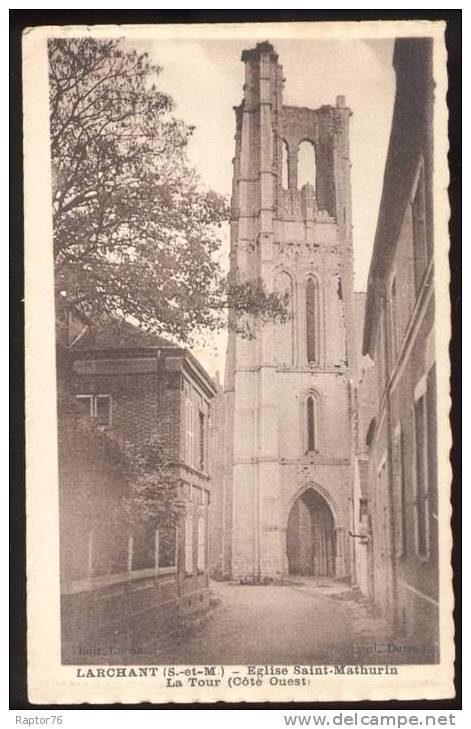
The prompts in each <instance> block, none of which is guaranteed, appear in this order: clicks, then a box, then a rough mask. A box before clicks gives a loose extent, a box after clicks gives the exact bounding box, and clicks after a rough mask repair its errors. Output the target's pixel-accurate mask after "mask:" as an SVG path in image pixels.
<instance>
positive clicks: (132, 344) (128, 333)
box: [73, 318, 178, 351]
mask: <svg viewBox="0 0 471 729" xmlns="http://www.w3.org/2000/svg"><path fill="white" fill-rule="evenodd" d="M140 347H159V348H160V347H175V348H178V347H177V345H176V344H174V343H173V342H170V341H169V340H168V339H164V337H161V336H159V335H158V334H154V333H153V332H146V331H144V330H143V329H141V328H140V327H137V326H135V325H134V324H131V323H130V322H127V321H125V320H124V319H121V320H120V319H111V318H110V319H107V320H106V321H105V322H101V323H100V325H99V326H94V325H90V327H89V328H88V330H87V332H86V333H85V334H84V335H83V336H81V337H80V339H78V341H77V342H76V343H75V344H74V346H73V349H74V350H75V351H77V350H93V349H96V350H100V349H121V348H123V349H126V348H129V349H132V348H140Z"/></svg>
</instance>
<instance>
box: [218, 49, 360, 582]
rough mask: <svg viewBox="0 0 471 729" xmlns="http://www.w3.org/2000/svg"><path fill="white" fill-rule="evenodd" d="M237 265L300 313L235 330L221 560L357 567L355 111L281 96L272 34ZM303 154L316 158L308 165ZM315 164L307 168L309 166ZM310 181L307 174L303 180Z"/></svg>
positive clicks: (243, 165)
mask: <svg viewBox="0 0 471 729" xmlns="http://www.w3.org/2000/svg"><path fill="white" fill-rule="evenodd" d="M242 60H243V62H244V63H245V85H244V98H243V101H242V103H241V104H240V106H238V107H237V108H236V109H235V113H236V135H235V144H236V150H235V157H234V163H233V164H234V174H233V194H232V211H231V270H232V272H233V273H234V275H238V276H239V277H240V278H241V279H242V280H243V279H254V278H258V277H260V278H261V279H262V280H263V282H264V284H265V285H266V287H267V288H268V290H274V291H278V292H279V293H280V294H286V296H287V301H288V309H289V318H288V320H287V321H286V322H284V323H269V324H265V325H264V326H260V327H258V328H257V329H256V332H255V336H254V337H253V338H252V339H244V338H243V337H242V336H240V335H239V334H236V333H235V332H234V331H231V332H230V333H229V342H228V350H227V360H226V376H225V384H224V392H223V394H221V395H220V396H219V398H218V400H219V402H218V405H217V408H218V409H219V413H218V419H219V422H220V423H221V429H220V433H219V434H216V435H215V455H216V457H217V460H216V463H215V467H216V470H217V478H216V480H217V482H218V488H217V495H216V494H215V500H213V506H214V509H213V519H214V523H215V524H218V523H219V525H222V526H215V528H214V535H215V539H214V542H213V549H212V565H213V568H214V570H215V571H216V572H218V573H220V574H222V575H224V576H231V577H232V578H233V579H237V580H241V581H249V582H250V581H264V580H271V579H275V580H276V579H280V578H282V577H283V576H285V575H287V574H305V575H314V576H332V577H340V578H342V577H348V576H350V574H351V568H352V551H351V545H350V537H349V534H348V532H349V530H350V529H351V489H352V473H353V466H354V458H353V456H354V450H353V440H352V380H353V379H354V378H355V376H356V375H355V373H356V351H355V346H356V344H355V333H354V306H353V261H352V226H351V200H350V160H349V135H348V127H349V117H350V115H351V112H350V110H349V109H348V108H347V107H346V106H345V100H344V98H343V97H341V96H339V97H338V98H337V103H336V105H335V106H323V107H321V108H320V109H316V110H314V109H308V108H301V107H292V106H285V105H283V101H282V88H283V83H284V79H283V75H282V67H281V66H280V65H279V63H278V57H277V55H276V53H275V51H274V49H273V47H272V46H271V45H270V44H269V43H260V44H257V46H256V48H254V49H253V50H248V51H244V53H243V54H242ZM304 160H308V162H307V164H306V165H305V164H304ZM305 173H306V174H305ZM304 180H306V182H305V184H303V183H304Z"/></svg>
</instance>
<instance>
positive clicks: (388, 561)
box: [355, 38, 439, 660]
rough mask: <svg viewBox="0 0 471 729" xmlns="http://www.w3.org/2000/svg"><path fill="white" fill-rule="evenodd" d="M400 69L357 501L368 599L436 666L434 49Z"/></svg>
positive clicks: (368, 333)
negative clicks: (420, 645) (363, 538)
mask: <svg viewBox="0 0 471 729" xmlns="http://www.w3.org/2000/svg"><path fill="white" fill-rule="evenodd" d="M393 63H394V68H395V72H396V98H395V105H394V114H393V121H392V129H391V136H390V141H389V150H388V156H387V161H386V168H385V173H384V185H383V192H382V199H381V206H380V211H379V218H378V224H377V230H376V236H375V242H374V250H373V257H372V262H371V268H370V273H369V279H368V291H367V299H366V314H365V324H364V335H363V352H364V353H365V354H367V355H369V357H370V358H371V359H372V360H374V363H375V367H374V368H370V369H369V370H368V372H367V371H365V372H364V373H363V375H364V376H363V378H362V381H361V383H360V389H359V403H360V425H359V433H358V435H359V437H358V443H359V449H358V452H359V457H358V466H359V469H361V474H360V473H359V481H360V482H361V484H360V487H359V488H361V490H362V493H361V494H359V495H358V494H357V496H361V498H363V500H364V501H363V518H364V520H366V521H365V523H364V524H363V530H364V532H365V533H366V532H367V531H369V538H370V539H371V546H370V547H369V548H368V549H367V550H366V549H365V551H364V554H363V558H366V564H365V562H363V566H362V569H363V570H365V571H366V573H367V574H369V575H370V578H371V579H370V581H369V586H368V585H366V590H367V591H368V592H369V594H370V596H371V597H372V598H373V599H374V600H375V601H376V602H377V603H378V605H379V606H380V607H381V608H382V610H383V611H384V612H385V613H386V614H387V615H388V616H389V617H390V619H391V622H392V623H393V624H394V625H395V627H396V628H398V629H400V630H403V631H404V632H405V633H406V634H409V635H410V636H412V637H414V636H415V641H416V642H417V641H420V642H421V643H423V645H424V646H425V649H426V655H427V656H428V658H429V659H430V660H437V659H438V650H437V647H436V646H437V645H438V615H439V613H438V607H439V604H438V600H439V595H438V587H439V583H438V523H437V519H438V517H437V513H438V509H437V461H436V372H435V344H434V317H435V312H434V262H433V250H434V232H433V207H432V199H433V198H432V192H433V156H432V154H433V150H432V119H433V78H432V41H429V40H428V39H413V38H409V39H398V40H397V41H396V44H395V51H394V61H393ZM360 476H361V478H360ZM358 517H359V520H361V518H360V515H359V514H358ZM359 520H357V523H356V525H355V528H356V529H357V530H360V529H361V528H362V525H361V524H360V523H359ZM368 520H369V521H370V524H369V525H368V524H367V523H366V522H367V521H368ZM363 589H365V585H364V586H363ZM412 639H413V638H412ZM422 658H423V656H422Z"/></svg>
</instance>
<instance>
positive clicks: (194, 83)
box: [127, 35, 395, 376]
mask: <svg viewBox="0 0 471 729" xmlns="http://www.w3.org/2000/svg"><path fill="white" fill-rule="evenodd" d="M264 40H270V39H269V38H265V37H264V38H261V37H260V36H254V37H250V35H247V37H246V38H245V39H242V40H241V39H240V38H238V39H233V40H232V39H224V40H221V39H194V40H192V39H185V40H182V39H179V40H178V41H176V40H170V39H169V40H167V39H165V40H162V39H158V40H157V39H152V40H151V39H149V40H145V39H139V40H137V39H133V40H132V41H131V40H129V41H127V44H128V45H129V46H130V47H131V46H132V47H133V48H136V49H137V50H139V51H147V52H148V53H149V55H150V57H151V59H152V60H153V61H154V62H155V63H157V64H158V65H159V66H161V67H162V72H161V74H160V77H159V87H160V88H161V89H162V90H164V91H166V92H168V93H169V94H170V95H171V96H172V97H173V99H174V102H175V109H174V113H175V116H177V117H179V118H181V119H183V120H184V121H186V122H187V123H188V124H191V125H193V126H195V131H194V134H193V137H192V139H191V141H190V143H189V147H188V157H189V159H190V162H191V163H192V165H193V166H194V167H195V168H196V170H197V171H198V173H199V175H200V177H201V180H202V184H203V185H204V186H205V187H208V188H212V189H213V190H216V191H217V192H220V193H222V194H225V195H227V196H229V195H230V192H231V185H232V158H233V155H234V132H235V115H234V110H233V107H234V106H235V105H238V104H239V103H240V101H241V99H242V86H243V83H244V64H243V63H242V62H241V60H240V56H241V52H242V50H243V49H244V48H252V47H253V46H254V45H255V43H257V42H260V41H264ZM273 45H274V46H275V50H276V51H277V53H278V55H279V62H280V63H281V65H282V66H283V74H284V77H285V78H286V82H285V87H284V92H283V102H284V103H285V104H287V105H292V106H307V107H310V108H312V109H316V108H318V107H320V106H322V105H324V104H331V105H335V99H336V96H338V95H344V96H345V97H346V105H347V106H348V107H350V109H351V110H352V112H353V116H352V117H351V120H350V157H351V162H352V171H351V175H352V177H351V182H352V208H353V244H354V257H355V258H354V269H355V290H357V291H364V290H365V288H366V281H367V276H368V269H369V264H370V258H371V251H372V247H373V241H374V234H375V229H376V222H377V217H378V209H379V203H380V197H381V190H382V180H383V172H384V166H385V161H386V153H387V147H388V140H389V133H390V128H391V119H392V110H393V103H394V93H395V75H394V71H393V68H392V54H393V40H392V39H384V40H378V39H374V40H356V39H351V40H343V39H342V40H341V39H335V40H334V39H331V40H330V39H318V38H317V39H313V40H305V39H296V40H293V39H289V40H288V39H282V38H281V39H280V38H278V39H277V40H276V41H275V42H274V43H273ZM227 239H228V226H227V229H226V231H225V244H224V247H223V253H224V254H226V255H227V253H228V241H227ZM225 341H226V337H225V335H224V333H221V334H220V335H216V336H214V335H212V336H211V339H208V340H207V341H206V342H205V344H204V346H202V347H198V348H197V349H195V350H194V353H195V355H196V356H197V357H198V359H200V361H201V362H202V364H203V365H204V366H205V367H206V368H207V369H208V370H209V372H210V373H211V374H213V375H214V373H215V372H216V371H219V372H220V373H221V376H222V374H223V367H224V354H225Z"/></svg>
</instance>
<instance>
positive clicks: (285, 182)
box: [281, 139, 289, 190]
mask: <svg viewBox="0 0 471 729" xmlns="http://www.w3.org/2000/svg"><path fill="white" fill-rule="evenodd" d="M288 159H289V152H288V145H287V143H286V142H285V140H284V139H283V140H282V141H281V187H282V188H283V190H287V189H288V187H289V162H288Z"/></svg>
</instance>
